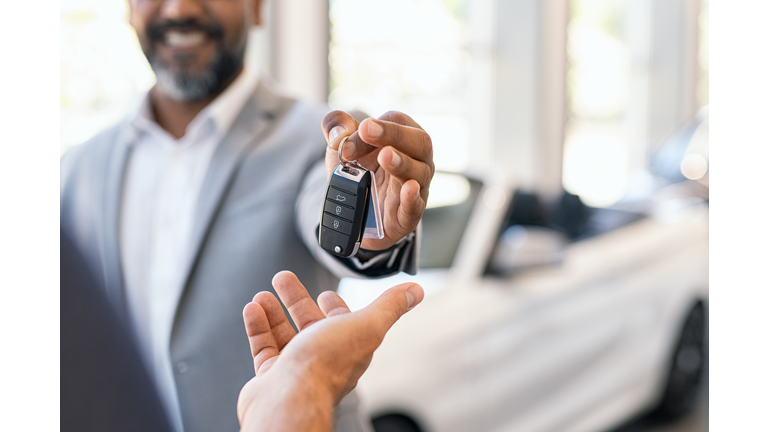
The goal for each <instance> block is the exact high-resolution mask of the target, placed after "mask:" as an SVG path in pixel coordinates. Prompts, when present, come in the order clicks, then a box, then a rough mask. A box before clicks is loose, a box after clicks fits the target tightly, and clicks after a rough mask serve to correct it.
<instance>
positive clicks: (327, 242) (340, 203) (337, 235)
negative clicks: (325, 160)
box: [319, 163, 372, 258]
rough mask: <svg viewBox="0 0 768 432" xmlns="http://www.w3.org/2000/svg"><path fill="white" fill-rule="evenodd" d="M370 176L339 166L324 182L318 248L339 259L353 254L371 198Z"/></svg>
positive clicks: (363, 228)
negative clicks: (325, 184) (323, 199)
mask: <svg viewBox="0 0 768 432" xmlns="http://www.w3.org/2000/svg"><path fill="white" fill-rule="evenodd" d="M371 181H372V179H371V172H370V171H368V170H367V169H365V168H362V167H357V166H350V165H348V164H345V163H340V164H339V165H337V166H336V168H335V169H334V170H333V174H331V178H330V180H329V181H328V187H327V188H326V192H325V202H324V204H323V216H322V223H321V224H320V233H319V241H320V246H321V247H322V248H323V249H325V250H327V251H328V252H330V253H332V254H334V255H336V256H339V257H343V258H349V257H351V256H353V255H355V254H356V253H357V250H358V249H359V248H360V241H361V240H362V239H363V233H364V231H365V224H366V219H367V217H368V203H369V195H370V194H371Z"/></svg>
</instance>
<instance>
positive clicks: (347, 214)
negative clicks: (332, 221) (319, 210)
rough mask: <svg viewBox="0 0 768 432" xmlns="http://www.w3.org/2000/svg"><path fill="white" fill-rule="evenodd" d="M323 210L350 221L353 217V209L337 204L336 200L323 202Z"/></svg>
mask: <svg viewBox="0 0 768 432" xmlns="http://www.w3.org/2000/svg"><path fill="white" fill-rule="evenodd" d="M324 210H325V212H326V213H330V214H332V215H336V216H337V217H340V218H342V219H346V220H348V221H352V219H353V218H354V217H355V210H354V209H351V208H349V207H347V206H345V205H344V204H339V203H337V202H336V201H331V200H327V201H326V202H325V209H324Z"/></svg>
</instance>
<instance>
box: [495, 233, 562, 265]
mask: <svg viewBox="0 0 768 432" xmlns="http://www.w3.org/2000/svg"><path fill="white" fill-rule="evenodd" d="M567 243H568V237H567V236H566V235H565V234H564V233H562V232H560V231H556V230H554V229H551V228H545V227H539V226H532V225H512V226H510V227H509V228H507V229H506V230H504V232H503V233H502V234H501V238H500V239H499V241H498V242H497V243H496V249H494V251H493V255H492V256H491V262H490V270H491V271H492V272H494V273H501V274H504V273H509V272H512V271H515V270H521V269H526V268H531V267H539V266H545V265H552V264H559V263H561V262H562V261H563V257H564V255H565V245H566V244H567Z"/></svg>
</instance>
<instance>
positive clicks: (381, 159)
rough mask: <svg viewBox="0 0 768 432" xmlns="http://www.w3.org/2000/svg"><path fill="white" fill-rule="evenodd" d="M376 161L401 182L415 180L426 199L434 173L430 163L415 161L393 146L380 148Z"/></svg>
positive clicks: (420, 192)
mask: <svg viewBox="0 0 768 432" xmlns="http://www.w3.org/2000/svg"><path fill="white" fill-rule="evenodd" d="M345 147H346V145H345ZM377 161H378V163H379V165H380V166H381V167H382V168H384V170H385V171H387V172H388V173H389V174H390V175H392V176H394V177H395V178H397V179H398V180H399V181H400V182H401V183H405V182H407V181H408V180H410V179H414V180H416V182H417V183H418V185H419V194H420V195H422V198H423V199H424V200H425V201H426V198H427V193H428V191H429V184H430V183H431V182H432V176H433V174H434V168H433V167H432V165H431V164H427V163H424V162H420V161H417V160H415V159H413V158H411V157H410V156H408V155H406V154H404V153H402V152H400V151H398V150H395V149H394V148H393V147H384V148H383V149H381V152H379V155H378V157H377Z"/></svg>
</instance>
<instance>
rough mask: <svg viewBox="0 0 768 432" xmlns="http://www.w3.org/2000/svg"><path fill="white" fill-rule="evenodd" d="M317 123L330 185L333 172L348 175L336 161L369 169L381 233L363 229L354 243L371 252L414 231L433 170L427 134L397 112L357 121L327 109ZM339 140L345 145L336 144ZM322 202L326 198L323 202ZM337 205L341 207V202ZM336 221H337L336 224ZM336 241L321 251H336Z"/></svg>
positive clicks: (393, 242) (339, 112)
mask: <svg viewBox="0 0 768 432" xmlns="http://www.w3.org/2000/svg"><path fill="white" fill-rule="evenodd" d="M322 128H323V133H324V134H325V137H326V142H327V143H328V148H327V150H326V158H325V162H326V172H327V175H328V180H329V188H330V187H331V186H332V183H331V182H332V181H333V178H334V173H337V174H338V175H339V176H340V177H344V176H346V175H349V174H351V173H349V172H345V171H343V166H342V167H340V164H339V162H340V160H341V161H356V164H352V165H351V166H349V167H348V168H349V169H355V170H357V169H364V170H365V171H367V172H368V174H367V175H369V176H370V179H371V196H373V195H375V196H376V198H377V200H378V205H377V206H375V208H377V209H379V212H378V215H379V216H378V220H379V222H380V223H379V224H378V226H379V227H381V228H382V231H383V237H381V238H377V237H376V236H375V235H369V236H366V235H364V234H363V236H362V238H361V240H360V245H359V247H360V248H362V249H367V250H372V251H377V250H383V249H387V248H389V247H391V246H392V245H394V244H395V243H396V242H398V241H399V240H400V239H402V238H404V237H405V236H407V235H408V234H410V233H411V232H413V231H414V230H415V229H416V227H417V225H418V224H419V221H420V220H421V216H422V214H423V213H424V209H425V208H426V204H427V198H428V196H429V184H430V182H431V181H432V176H433V175H434V172H435V168H434V163H433V161H432V141H431V139H430V137H429V135H428V134H427V133H426V132H425V131H424V130H423V129H422V128H421V126H419V125H418V124H417V123H416V122H415V121H413V119H411V118H410V117H409V116H407V115H405V114H403V113H401V112H397V111H390V112H387V113H385V114H383V115H382V116H380V117H379V118H378V119H371V118H367V119H365V120H363V121H362V122H359V123H358V121H357V120H355V119H354V118H353V117H352V116H351V115H349V114H347V113H346V112H343V111H332V112H330V113H328V114H326V116H325V117H324V118H323V121H322ZM342 141H344V144H343V145H340V143H341V142H342ZM358 167H359V168H358ZM337 168H339V171H338V172H337V171H336V170H337ZM360 172H361V173H362V174H363V176H365V175H366V174H365V173H364V172H362V171H360ZM361 180H362V177H361ZM363 181H364V180H363ZM328 190H329V189H326V192H327V191H328ZM355 196H357V195H355ZM330 198H335V196H332V197H330ZM331 201H333V200H331ZM371 202H373V199H372V200H371ZM327 203H328V200H326V201H325V202H324V205H325V204H327ZM340 207H341V206H340ZM330 210H332V211H330V212H329V213H330V214H335V211H336V207H335V206H334V207H332V208H330ZM341 210H342V212H343V211H344V207H341ZM370 213H373V212H370ZM323 214H324V215H325V212H323ZM373 215H374V216H375V213H373ZM339 216H341V215H340V214H339ZM363 217H365V216H363ZM341 222H343V221H341V220H339V226H341V225H342V224H341ZM330 223H331V224H333V221H331V222H330ZM368 225H372V223H369V224H368ZM322 226H323V225H322V224H321V227H322ZM321 231H322V228H321ZM370 234H373V233H372V232H370ZM335 246H336V245H333V248H332V249H330V250H329V249H328V248H326V250H329V251H330V252H331V253H335ZM348 252H352V251H349V250H345V251H342V254H344V255H343V256H349V255H346V253H348Z"/></svg>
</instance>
